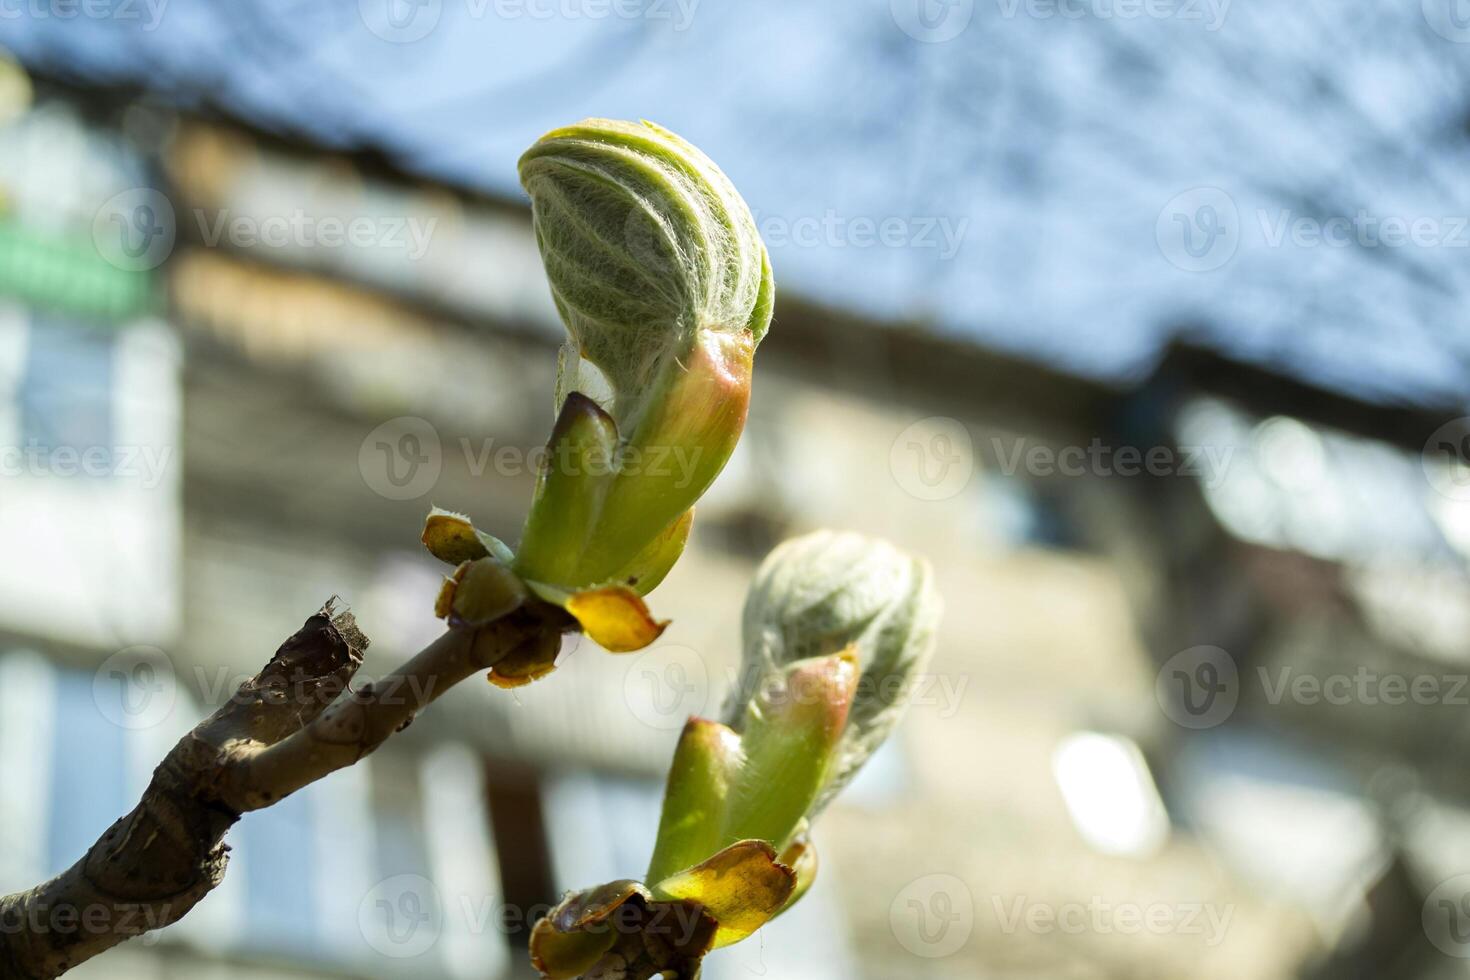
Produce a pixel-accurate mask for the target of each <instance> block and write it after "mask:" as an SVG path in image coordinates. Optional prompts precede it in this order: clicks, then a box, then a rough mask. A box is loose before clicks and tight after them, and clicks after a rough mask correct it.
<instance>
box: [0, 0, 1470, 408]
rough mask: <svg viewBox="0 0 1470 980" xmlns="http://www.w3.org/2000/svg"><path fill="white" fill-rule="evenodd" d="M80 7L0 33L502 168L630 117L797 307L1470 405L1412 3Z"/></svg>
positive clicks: (311, 128)
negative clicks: (700, 183) (1170, 355)
mask: <svg viewBox="0 0 1470 980" xmlns="http://www.w3.org/2000/svg"><path fill="white" fill-rule="evenodd" d="M93 2H94V3H95V6H94V8H93V10H94V13H93V14H92V15H91V16H79V17H76V18H72V19H67V20H63V19H60V18H58V17H56V16H54V10H55V9H56V0H25V4H22V3H20V2H17V3H15V4H14V5H12V6H11V7H10V8H8V9H9V10H10V13H8V14H5V15H4V16H3V17H0V44H4V45H6V46H9V47H11V48H12V49H13V50H14V51H15V52H16V53H17V54H18V55H20V56H21V57H22V59H23V60H25V61H27V62H29V63H31V64H33V65H35V66H36V67H39V68H43V69H47V70H50V71H53V72H64V73H67V74H72V75H79V76H81V77H83V78H86V79H89V80H94V81H101V82H107V81H134V82H142V83H144V84H146V85H149V86H151V87H153V88H155V89H158V90H160V91H165V92H169V93H171V94H172V96H173V97H176V98H178V99H180V100H181V101H183V102H185V103H186V104H187V103H188V102H190V101H191V100H212V101H215V102H218V103H219V104H221V105H223V106H224V107H225V108H227V109H228V110H229V111H231V112H232V113H235V114H238V115H240V116H241V117H244V118H246V119H248V120H251V121H253V122H255V123H257V124H258V125H260V126H262V127H264V128H267V129H280V130H283V131H288V132H295V133H298V134H304V135H308V136H310V137H311V138H313V139H316V140H319V141H322V142H325V143H328V144H333V145H342V146H358V145H373V146H378V147H380V148H382V149H384V150H386V151H387V152H389V153H390V154H391V155H392V156H394V157H395V158H396V159H397V160H398V161H399V162H400V163H401V164H402V165H403V166H405V167H407V168H409V169H412V170H416V171H420V172H423V173H425V174H428V175H431V176H435V177H440V178H443V179H446V180H450V181H454V182H457V183H463V184H466V185H470V186H473V187H476V188H479V189H482V190H486V191H490V192H493V193H497V194H502V195H507V196H517V195H519V193H520V192H519V188H518V187H517V186H516V184H515V167H514V163H515V159H516V157H517V156H518V154H519V153H520V151H521V150H522V149H523V148H524V147H525V146H527V145H528V144H529V143H530V142H531V141H532V140H533V139H534V138H535V137H536V136H537V135H539V133H540V132H542V131H543V130H545V129H547V128H550V127H551V126H554V125H558V124H561V123H565V122H568V121H571V120H574V119H577V118H580V117H583V116H587V115H606V116H621V117H639V116H641V117H646V118H650V119H654V120H657V121H659V122H661V123H663V124H664V125H667V126H669V127H671V128H673V129H675V130H677V131H679V132H681V133H683V134H684V135H686V136H687V137H689V138H690V139H692V140H693V141H695V142H696V143H698V144H699V145H701V146H702V147H704V148H705V149H706V150H707V151H708V152H709V153H710V155H711V156H712V157H714V158H715V159H716V160H717V161H718V162H719V163H720V164H721V165H722V166H723V167H724V168H725V169H726V170H727V171H728V172H729V173H730V175H731V176H732V178H733V179H734V180H735V182H736V184H737V186H739V187H740V188H741V190H742V192H743V193H744V194H745V196H746V198H747V199H748V200H749V202H750V204H751V207H752V209H753V210H754V211H755V212H756V215H757V218H758V220H759V222H760V224H761V227H762V231H763V233H764V234H765V236H766V238H767V240H768V243H769V244H770V247H771V252H772V260H773V263H774V264H775V267H776V270H777V276H778V281H779V282H780V284H781V285H782V287H783V288H785V289H789V290H793V291H795V292H798V293H801V294H803V295H805V296H807V297H809V298H812V299H814V300H818V301H820V302H824V303H830V304H835V305H839V306H844V307H849V308H852V309H855V310H857V311H860V312H862V313H865V314H867V315H869V316H873V317H877V318H880V319H884V320H891V321H895V322H916V323H920V324H923V325H926V326H928V327H930V328H932V329H934V330H937V331H941V332H945V333H951V334H961V335H964V336H966V337H969V338H973V339H974V340H976V341H977V342H980V343H983V344H985V345H988V346H993V347H996V348H999V349H1003V350H1006V351H1010V352H1015V353H1021V354H1024V355H1026V356H1029V357H1033V358H1036V359H1039V360H1044V361H1046V362H1048V363H1050V364H1053V365H1055V366H1057V367H1060V368H1063V369H1066V370H1072V371H1076V372H1079V373H1082V374H1087V375H1092V376H1097V377H1103V378H1109V379H1115V380H1126V379H1129V378H1134V377H1138V376H1140V375H1142V374H1143V373H1146V372H1147V370H1148V368H1149V367H1150V365H1151V364H1152V363H1153V362H1154V361H1155V360H1156V358H1157V357H1158V356H1159V354H1160V352H1161V350H1162V349H1163V347H1164V346H1165V345H1166V344H1167V343H1168V342H1169V341H1170V340H1171V338H1174V337H1177V336H1180V335H1187V336H1189V337H1190V338H1192V339H1194V340H1196V341H1197V342H1199V343H1202V344H1205V345H1208V346H1211V347H1214V348H1216V349H1219V350H1222V351H1224V352H1227V353H1229V354H1232V355H1233V356H1237V357H1240V358H1242V359H1245V360H1250V361H1256V362H1260V363H1266V364H1272V365H1277V366H1281V367H1284V368H1285V369H1287V370H1288V371H1290V372H1292V373H1295V374H1297V375H1299V376H1301V377H1303V378H1305V379H1307V380H1311V381H1315V382H1318V383H1321V384H1324V385H1327V386H1330V387H1336V388H1339V389H1342V390H1345V391H1349V392H1352V393H1354V394H1357V395H1359V396H1362V397H1366V398H1370V399H1376V400H1384V401H1407V402H1421V403H1429V404H1435V405H1462V404H1464V403H1465V402H1466V401H1467V400H1470V399H1467V397H1466V396H1467V393H1470V386H1467V384H1466V381H1465V378H1466V377H1467V371H1466V369H1467V367H1470V328H1467V324H1466V317H1467V303H1466V302H1465V298H1466V290H1467V286H1470V227H1467V225H1470V220H1467V216H1470V194H1467V193H1466V192H1465V189H1464V188H1465V182H1464V180H1463V175H1464V174H1465V173H1466V170H1467V167H1466V164H1467V162H1470V161H1467V159H1466V156H1467V151H1470V122H1467V120H1470V85H1467V84H1466V83H1467V82H1470V43H1467V42H1470V26H1466V27H1465V28H1461V27H1460V26H1459V25H1460V21H1458V20H1455V19H1453V18H1452V17H1450V12H1451V11H1452V10H1453V8H1452V7H1449V6H1446V9H1445V11H1443V12H1437V8H1436V4H1437V3H1438V0H1424V2H1423V3H1407V4H1406V3H1391V2H1388V0H1382V2H1375V0H1370V2H1364V3H1362V4H1360V5H1356V6H1354V7H1351V8H1347V7H1345V6H1344V5H1342V4H1341V3H1337V2H1330V0H1302V2H1299V3H1295V4H1292V5H1289V7H1281V6H1280V5H1270V7H1271V9H1269V10H1265V9H1262V8H1263V7H1264V5H1260V4H1256V5H1250V6H1248V5H1246V4H1244V3H1241V2H1238V0H1237V2H1234V3H1232V2H1230V0H1149V3H1148V4H1147V5H1145V4H1144V3H1142V0H1136V4H1135V5H1130V4H1131V3H1134V2H1135V0H843V2H834V0H826V2H821V0H781V2H779V3H778V2H774V0H772V2H755V0H744V2H741V3H738V4H737V3H732V2H729V0H338V2H333V3H328V2H324V0H270V2H264V0H262V2H260V3H258V4H255V5H245V4H239V3H236V2H228V0H222V2H211V3H204V2H190V3H187V4H186V3H184V2H182V0H172V2H170V0H93ZM1448 2H1449V0H1446V4H1448ZM390 4H391V7H390ZM252 6H254V7H256V8H258V9H259V11H263V12H264V13H253V12H252V10H251V8H252ZM17 11H20V13H17ZM390 14H392V15H393V16H392V17H391V18H390V16H389V15H390ZM420 35H422V36H420Z"/></svg>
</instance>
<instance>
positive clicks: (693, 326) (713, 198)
mask: <svg viewBox="0 0 1470 980" xmlns="http://www.w3.org/2000/svg"><path fill="white" fill-rule="evenodd" d="M520 176H521V183H522V185H523V186H524V187H525V188H526V191H527V193H529V194H530V196H531V205H532V214H533V220H534V222H535V228H536V241H537V245H538V246H539V247H540V249H541V254H542V258H543V260H544V261H545V264H546V271H547V276H548V278H549V279H550V280H551V289H552V295H553V298H554V300H555V302H556V306H557V310H558V311H559V312H560V314H561V317H562V320H563V321H564V322H565V324H566V327H567V331H568V333H569V334H570V335H571V343H570V344H569V345H568V348H567V350H566V351H565V353H564V355H563V359H562V364H561V368H562V378H561V379H560V380H559V383H558V398H559V399H560V398H561V397H563V396H564V395H565V393H566V392H568V391H570V390H574V389H580V390H583V391H584V392H585V393H587V394H591V395H593V396H594V397H595V396H596V392H595V391H590V390H588V389H589V388H594V387H595V385H593V384H589V383H588V382H587V381H586V378H585V377H584V375H583V372H582V371H581V360H582V359H584V358H585V359H586V360H587V361H588V362H590V363H591V364H592V365H594V366H595V367H596V368H597V369H598V370H599V371H600V372H601V374H602V376H603V377H604V378H605V379H606V382H607V384H608V386H609V387H610V388H611V389H612V396H613V397H612V404H611V405H610V406H604V407H607V408H608V409H609V411H610V412H611V413H612V415H613V417H614V418H615V419H617V421H618V424H619V429H620V430H621V431H622V432H623V433H624V435H625V436H627V435H628V433H629V432H630V426H631V424H632V423H634V422H635V421H636V420H637V418H638V416H639V415H640V414H641V413H640V411H639V409H640V407H641V404H640V403H641V401H642V396H643V394H644V392H646V391H648V390H650V389H651V388H654V387H657V386H656V384H655V380H656V378H657V376H658V374H659V372H660V371H661V370H662V369H664V368H666V367H668V366H669V364H670V361H671V360H672V359H676V358H679V357H681V356H682V354H683V352H684V351H686V350H688V349H689V348H690V347H691V346H692V345H693V344H694V343H695V342H696V339H697V336H698V334H699V333H700V332H701V331H714V332H718V333H722V334H729V335H740V336H741V337H743V339H745V340H746V341H747V342H748V343H749V344H750V346H751V347H752V349H753V348H754V345H755V344H758V343H759V342H760V340H761V338H762V337H763V336H764V335H765V332H766V329H767V328H768V327H769V326H770V322H771V311H772V306H773V303H774V296H775V287H774V284H773V282H772V278H771V267H770V261H769V259H768V257H767V255H766V249H765V245H764V244H763V243H762V242H761V239H760V235H759V234H758V233H757V231H756V227H755V220H754V218H753V217H752V216H751V213H750V209H749V208H748V207H747V206H746V204H745V201H744V200H743V199H742V198H741V197H740V194H739V193H738V192H737V191H736V190H735V187H734V185H733V184H731V183H730V179H729V178H728V177H726V176H725V174H724V172H723V171H721V170H720V168H719V167H717V166H715V164H714V162H713V161H712V160H710V158H709V157H707V156H705V154H704V153H703V152H701V151H700V150H699V149H698V148H697V147H695V146H694V145H692V144H691V143H689V142H688V141H686V140H684V139H682V138H681V137H679V136H677V135H675V134H674V133H671V132H669V131H668V130H666V129H664V128H662V127H660V126H657V125H654V124H653V123H650V122H642V123H634V122H624V121H620V120H613V119H586V120H583V121H582V122H580V123H577V124H576V125H574V126H567V127H564V128H562V129H557V130H553V131H551V132H549V133H547V134H546V135H545V136H543V137H542V138H541V139H540V140H538V141H537V142H536V144H535V145H534V146H532V147H531V149H529V150H528V151H526V153H525V155H524V156H522V157H521V161H520ZM558 404H560V402H558Z"/></svg>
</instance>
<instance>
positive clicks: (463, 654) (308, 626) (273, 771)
mask: <svg viewBox="0 0 1470 980" xmlns="http://www.w3.org/2000/svg"><path fill="white" fill-rule="evenodd" d="M555 612H557V613H559V612H560V610H556V611H555ZM565 625H566V624H565V620H564V619H561V618H558V617H557V616H555V615H551V614H549V611H548V610H541V609H539V608H537V607H535V606H530V607H522V608H521V609H518V610H516V611H515V612H513V613H511V614H509V615H507V616H505V617H502V618H501V619H498V620H495V621H493V622H490V623H486V624H483V625H480V626H478V627H467V626H461V627H454V628H451V629H449V630H447V631H446V632H445V633H444V635H443V636H441V637H440V638H439V639H437V640H435V641H434V642H433V643H431V644H430V645H429V646H427V647H425V648H424V649H423V650H422V651H420V652H419V653H418V654H417V655H415V656H414V657H413V658H412V659H411V660H409V661H408V662H407V663H405V664H403V665H402V666H401V667H399V668H398V669H397V670H395V671H393V672H392V673H390V674H389V675H388V676H386V677H385V678H383V680H382V681H380V682H378V683H375V684H368V685H366V686H365V687H364V688H363V689H361V690H359V691H351V690H349V687H348V685H349V683H350V681H351V680H352V678H353V676H354V675H355V674H356V673H357V669H358V667H360V666H361V664H362V655H363V652H364V651H365V650H366V649H367V646H368V640H367V637H366V636H364V635H363V634H362V632H361V631H360V630H358V628H357V624H356V621H355V620H354V619H353V616H352V614H351V612H349V611H348V610H347V609H346V608H345V607H343V608H341V609H339V608H338V606H337V600H336V599H335V598H334V599H331V600H328V602H327V604H326V605H325V606H323V607H322V609H321V611H320V612H318V613H317V614H316V615H314V616H312V617H311V618H310V619H308V620H307V621H306V623H305V625H303V626H302V627H301V629H300V630H298V631H297V632H296V634H295V635H294V636H292V637H291V638H290V639H288V640H286V642H285V643H283V644H282V645H281V647H280V649H279V650H277V651H276V653H275V656H273V657H272V658H271V660H270V662H269V663H267V664H266V665H265V667H263V668H262V669H261V671H260V673H259V674H257V675H256V676H255V677H253V678H251V679H250V680H248V681H246V682H245V683H243V684H241V685H240V687H239V688H238V689H237V690H236V691H235V694H234V696H233V697H231V698H230V700H229V701H228V702H227V703H226V704H225V705H224V706H223V707H221V708H220V709H219V710H218V711H216V712H215V713H214V714H213V715H211V716H210V717H209V718H207V719H205V720H204V721H203V722H201V723H200V724H199V725H198V727H196V728H195V729H194V730H193V731H191V732H190V733H189V734H188V735H185V736H184V737H183V738H182V739H181V740H180V741H179V742H178V744H177V745H175V746H174V747H173V749H172V750H171V751H170V752H169V753H168V755H167V756H166V757H165V758H164V760H163V762H162V763H160V764H159V766H158V768H157V769H156V770H154V773H153V779H152V781H151V782H150V783H149V785H148V788H147V790H145V791H144V793H143V797H142V799H141V800H140V801H139V803H138V805H137V806H136V807H135V808H134V809H133V811H132V812H131V813H129V814H128V815H127V816H125V817H123V818H122V819H121V820H119V821H117V822H116V823H115V824H113V825H112V827H111V828H109V829H108V831H107V832H106V833H105V834H103V835H102V837H101V838H100V839H99V840H98V841H97V843H95V844H94V845H92V848H91V849H90V850H89V851H88V852H87V853H86V854H85V855H84V856H83V857H82V859H81V860H80V861H78V862H77V863H76V864H74V865H73V866H72V867H71V868H70V869H68V870H67V871H65V872H63V873H62V874H61V875H59V876H58V877H56V878H53V879H52V880H50V881H48V882H46V883H44V884H42V885H38V886H37V887H35V888H33V889H31V890H30V891H26V892H19V893H17V894H14V895H8V896H5V897H3V898H0V978H5V980H10V978H15V980H50V978H51V977H56V976H60V975H61V974H62V973H65V972H66V971H67V970H69V969H71V968H72V967H74V966H76V965H77V964H79V963H82V962H84V961H86V960H88V959H91V958H92V957H94V956H96V955H97V954H98V953H101V952H104V951H106V950H108V949H111V948H112V947H113V946H116V945H117V944H119V943H121V942H123V941H125V940H127V939H130V938H132V937H134V936H139V935H142V934H143V933H145V932H149V931H152V930H154V929H161V928H163V927H164V926H167V925H170V924H171V923H174V922H177V921H178V920H179V919H182V918H183V917H184V916H185V915H186V914H187V913H188V912H189V911H190V910H191V909H192V908H193V907H194V906H195V905H196V904H198V902H199V901H200V899H202V898H203V897H204V896H205V895H207V894H208V893H209V892H210V890H212V889H213V888H214V887H215V886H217V885H218V884H219V883H220V882H221V881H222V880H223V878H224V873H225V866H226V864H227V862H228V852H229V847H228V846H227V845H226V844H225V843H224V837H225V833H226V832H227V831H228V830H229V829H230V827H232V826H233V825H234V823H235V821H237V820H239V819H240V815H241V814H243V813H246V812H249V811H251V810H259V809H262V808H264V807H268V806H270V805H272V804H274V803H276V802H278V801H280V800H281V799H283V798H285V797H287V796H289V795H290V794H292V793H294V792H296V791H297V790H299V789H301V788H302V787H304V786H307V785H310V784H311V783H313V782H316V781H317V780H318V779H321V778H322V777H324V776H326V775H328V774H329V773H332V772H335V771H336V770H338V769H342V768H345V767H347V766H350V765H353V764H354V763H356V762H358V761H359V760H360V759H362V758H363V757H365V756H367V755H368V754H369V753H371V752H372V751H373V750H375V749H376V748H377V747H378V746H379V745H381V744H382V743H383V742H384V741H386V740H387V739H388V738H389V737H390V736H391V735H392V734H393V733H394V732H397V731H401V730H402V729H404V728H406V727H407V726H408V724H409V722H411V721H412V720H413V717H414V715H415V714H416V713H417V712H418V711H419V710H420V709H422V708H424V707H426V706H427V705H428V704H430V703H431V702H432V701H434V700H435V699H436V698H438V697H439V696H440V695H442V694H443V693H444V692H445V691H447V690H449V689H450V688H451V687H453V686H454V685H455V684H457V683H459V682H460V681H462V680H464V679H465V678H466V677H469V676H470V675H472V674H474V673H477V672H479V671H482V670H488V669H490V668H491V667H493V666H494V665H495V664H496V663H498V662H499V661H500V660H501V658H503V657H504V656H506V655H507V654H508V653H510V652H511V651H512V650H515V649H516V648H517V647H519V646H520V645H521V644H523V643H526V642H535V641H536V639H537V638H538V637H544V635H545V633H546V632H548V631H555V632H557V633H559V632H561V631H562V630H563V629H564V628H565Z"/></svg>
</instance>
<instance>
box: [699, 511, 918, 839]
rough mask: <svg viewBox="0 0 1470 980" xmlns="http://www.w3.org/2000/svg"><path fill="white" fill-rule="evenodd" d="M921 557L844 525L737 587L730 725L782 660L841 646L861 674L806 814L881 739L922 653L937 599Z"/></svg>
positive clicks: (804, 540) (777, 557)
mask: <svg viewBox="0 0 1470 980" xmlns="http://www.w3.org/2000/svg"><path fill="white" fill-rule="evenodd" d="M932 580H933V573H932V572H931V570H930V568H929V565H928V563H927V562H925V561H923V560H922V559H919V558H914V557H912V556H910V555H907V554H905V553H904V552H902V551H900V550H899V549H897V548H895V547H893V546H892V545H890V544H888V543H887V542H884V541H879V540H875V539H872V538H868V537H865V536H863V535H861V534H856V533H853V532H835V531H817V532H815V533H813V534H808V535H805V536H803V537H800V538H796V539H794V540H791V541H788V542H786V543H784V544H782V545H781V546H780V547H778V548H777V549H776V550H775V551H773V552H772V553H771V554H770V556H769V557H767V558H766V560H765V561H764V562H763V563H762V564H761V567H760V569H759V570H758V571H757V572H756V578H755V582H754V583H753V584H752V585H751V588H750V591H749V593H748V594H747V596H746V601H745V613H744V617H743V634H744V644H745V645H744V652H743V657H742V664H741V673H740V683H739V686H738V687H737V688H736V690H735V691H734V692H733V693H732V696H731V700H730V702H729V704H728V705H727V706H726V711H725V717H726V722H727V724H729V725H730V726H731V727H733V728H735V729H736V730H737V731H738V730H740V729H741V728H742V726H743V724H744V721H743V719H744V718H745V716H746V715H747V712H748V708H749V706H750V704H751V703H752V702H753V700H754V699H756V698H757V697H758V696H759V694H760V692H761V691H762V690H763V689H765V688H767V687H768V686H769V685H770V684H771V683H772V679H773V678H780V677H782V676H784V674H785V672H786V671H787V670H788V669H789V668H790V666H791V665H793V664H796V663H799V662H802V661H806V660H809V659H810V658H813V657H822V656H826V655H829V654H832V653H836V652H838V651H842V650H851V651H852V652H853V653H854V654H855V655H856V656H857V659H858V663H859V665H860V668H861V671H862V674H861V677H860V679H859V681H858V685H857V694H856V696H855V698H854V701H853V704H852V708H851V711H850V712H849V715H848V721H847V727H846V730H845V731H844V732H843V735H842V740H841V743H840V744H839V746H838V748H837V753H836V758H835V759H834V761H833V765H832V768H831V770H830V772H829V773H828V774H827V777H826V780H825V783H824V785H823V787H822V789H821V791H820V793H819V794H818V797H817V800H816V803H815V805H814V806H813V807H812V811H811V813H812V814H813V815H814V814H816V813H818V812H820V811H821V810H822V808H824V807H825V806H826V805H827V804H828V803H829V802H831V800H832V798H833V797H834V796H835V795H836V794H837V792H838V791H839V790H841V789H842V787H843V786H845V785H846V784H847V782H848V781H849V780H850V779H851V778H852V777H853V776H854V775H855V774H856V773H857V770H858V769H859V768H861V766H862V765H863V763H864V762H866V761H867V759H868V757H869V756H871V755H872V754H873V752H874V751H876V750H877V748H878V746H879V745H881V744H882V742H883V740H884V739H885V738H887V736H888V734H889V732H890V731H892V729H893V726H894V725H896V724H897V723H898V721H899V719H900V718H901V717H902V715H903V711H904V709H905V707H906V706H907V702H908V698H909V696H910V695H911V694H912V690H913V685H915V684H917V683H918V682H919V681H920V679H921V675H922V673H923V671H924V669H925V668H926V666H927V664H928V662H929V656H930V654H931V652H932V650H933V646H934V635H935V631H936V629H937V627H938V624H939V616H940V613H941V611H942V603H941V601H940V598H939V594H938V593H937V592H936V591H935V589H934V585H933V581H932Z"/></svg>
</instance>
